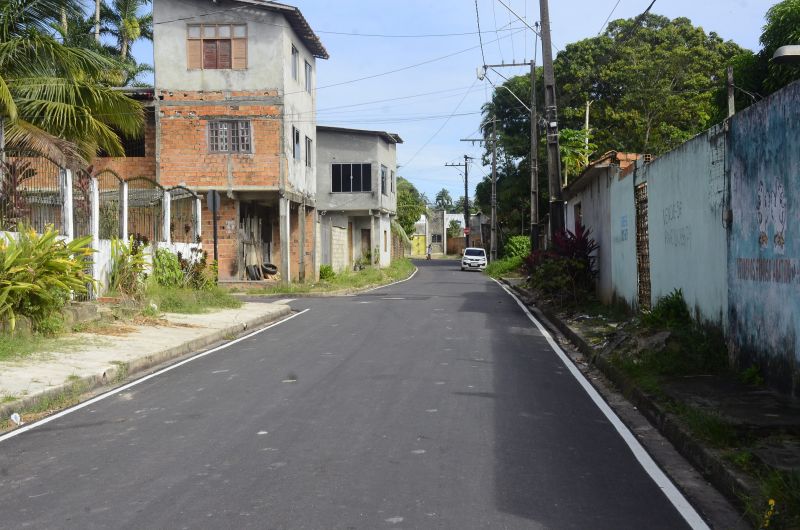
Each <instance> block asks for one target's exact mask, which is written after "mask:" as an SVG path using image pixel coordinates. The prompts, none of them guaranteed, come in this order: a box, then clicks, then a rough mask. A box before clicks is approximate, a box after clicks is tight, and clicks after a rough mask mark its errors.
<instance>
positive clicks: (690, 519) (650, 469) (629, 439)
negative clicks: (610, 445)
mask: <svg viewBox="0 0 800 530" xmlns="http://www.w3.org/2000/svg"><path fill="white" fill-rule="evenodd" d="M492 279H493V280H494V278H492ZM494 281H495V283H497V285H499V286H500V287H501V288H502V289H503V290H504V291H505V292H506V293H508V294H509V295H510V296H511V298H513V299H514V300H515V301H516V302H517V305H518V306H519V307H520V308H522V311H523V312H524V313H525V314H526V315H527V316H528V318H529V319H530V321H531V322H533V324H534V325H535V326H536V327H537V328H538V329H539V332H540V333H541V334H542V336H543V337H544V338H545V339H547V343H548V344H550V347H551V348H552V349H553V351H554V352H556V355H558V357H559V358H560V359H561V362H562V363H564V366H566V367H567V369H568V370H569V371H570V373H571V374H572V375H573V377H575V379H576V380H577V381H578V383H579V384H580V385H581V387H582V388H583V389H584V391H586V393H587V394H588V395H589V397H590V398H591V400H592V401H593V402H594V404H595V405H597V408H599V409H600V411H601V412H602V413H603V415H605V417H606V418H608V421H610V422H611V424H612V425H613V426H614V428H615V429H616V430H617V432H618V433H619V435H620V436H621V437H622V439H623V441H624V442H625V443H626V444H627V446H628V448H629V449H630V450H631V452H632V453H633V456H634V457H635V458H636V460H637V461H638V462H639V464H640V465H641V466H642V468H643V469H644V470H645V471H646V472H647V474H648V475H650V478H651V479H653V482H655V483H656V486H658V488H659V489H660V490H661V492H662V493H663V494H664V495H665V496H666V497H667V499H668V500H669V502H671V503H672V505H673V506H674V507H675V509H676V510H677V511H678V513H679V514H681V516H682V517H683V518H684V520H685V521H686V522H687V523H688V524H689V526H690V527H692V528H694V529H702V530H709V527H708V525H707V524H706V522H705V521H703V518H702V517H700V514H698V513H697V511H696V510H695V509H694V507H693V506H692V505H691V504H690V503H689V501H687V500H686V497H684V496H683V494H682V493H681V492H680V491H679V490H678V488H677V487H675V484H673V483H672V481H671V480H670V479H669V477H667V475H665V474H664V472H663V471H662V470H661V468H660V467H658V464H656V462H655V461H654V460H653V458H652V457H651V456H650V454H649V453H648V452H647V451H646V450H645V448H644V447H642V444H641V443H639V440H637V439H636V437H635V436H634V435H633V433H632V432H631V431H630V429H628V427H627V426H626V425H625V424H624V423H622V420H620V419H619V417H618V416H617V415H616V413H615V412H614V411H613V410H611V407H609V406H608V403H606V402H605V400H604V399H603V398H602V397H601V396H600V394H599V393H598V392H597V390H595V388H594V387H593V386H592V384H591V383H590V382H589V381H588V380H587V379H586V377H584V375H583V374H582V373H581V372H580V370H578V368H577V367H576V366H575V364H573V362H572V361H571V360H570V358H569V357H567V354H566V353H564V351H563V350H562V349H561V348H560V347H559V346H558V344H557V343H556V341H555V340H554V339H553V336H552V335H550V333H549V332H548V331H547V330H546V329H545V327H544V326H543V325H542V324H541V323H540V322H539V321H538V320H536V317H534V316H533V315H532V314H531V312H530V311H529V310H528V308H527V307H525V304H523V303H522V302H521V301H520V299H519V298H517V296H516V295H515V294H514V293H513V292H512V291H511V290H510V289H509V288H508V287H506V286H505V285H503V284H502V283H500V282H499V281H497V280H494Z"/></svg>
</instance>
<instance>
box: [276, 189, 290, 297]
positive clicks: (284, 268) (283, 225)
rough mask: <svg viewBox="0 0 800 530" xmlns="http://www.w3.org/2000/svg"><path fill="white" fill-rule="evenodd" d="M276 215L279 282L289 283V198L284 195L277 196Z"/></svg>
mask: <svg viewBox="0 0 800 530" xmlns="http://www.w3.org/2000/svg"><path fill="white" fill-rule="evenodd" d="M278 216H279V223H280V227H279V229H278V231H279V237H280V242H281V269H280V273H281V282H283V283H291V281H292V280H291V278H292V277H291V269H290V268H289V264H290V262H291V259H290V256H291V252H290V248H289V245H290V244H291V241H290V235H289V234H290V232H289V199H287V198H285V197H278Z"/></svg>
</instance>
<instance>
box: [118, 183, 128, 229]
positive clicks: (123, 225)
mask: <svg viewBox="0 0 800 530" xmlns="http://www.w3.org/2000/svg"><path fill="white" fill-rule="evenodd" d="M119 237H120V239H122V240H123V241H128V183H127V182H123V183H122V184H121V185H120V187H119Z"/></svg>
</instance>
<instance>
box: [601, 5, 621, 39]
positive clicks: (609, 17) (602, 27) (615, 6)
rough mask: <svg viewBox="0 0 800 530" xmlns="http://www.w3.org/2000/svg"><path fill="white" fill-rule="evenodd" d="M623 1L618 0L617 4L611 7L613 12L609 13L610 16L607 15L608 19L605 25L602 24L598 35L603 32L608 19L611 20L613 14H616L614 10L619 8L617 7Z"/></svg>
mask: <svg viewBox="0 0 800 530" xmlns="http://www.w3.org/2000/svg"><path fill="white" fill-rule="evenodd" d="M621 1H622V0H617V3H616V4H614V7H613V8H612V9H611V13H609V14H608V16H607V17H606V20H605V22H603V25H602V26H600V31H598V32H597V35H598V37H599V36H600V34H601V33H602V32H603V29H604V28H605V27H606V24H608V21H609V20H611V16H612V15H613V14H614V11H616V10H617V7H618V6H619V3H620V2H621Z"/></svg>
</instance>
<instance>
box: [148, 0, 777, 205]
mask: <svg viewBox="0 0 800 530" xmlns="http://www.w3.org/2000/svg"><path fill="white" fill-rule="evenodd" d="M156 1H159V0H156ZM162 1H163V0H162ZM650 1H651V0H619V4H618V5H617V7H616V9H615V10H614V12H613V16H612V20H613V19H617V18H630V17H634V16H636V15H638V14H639V13H641V12H642V11H643V10H644V9H645V8H646V7H647V6H648V4H649V3H650ZM209 2H210V0H209ZM502 2H503V3H505V4H506V5H508V6H510V7H511V8H512V9H513V10H514V11H516V12H517V13H518V14H519V15H520V16H522V17H523V18H527V20H528V21H529V23H531V24H532V23H533V21H536V20H538V19H539V8H538V6H539V2H538V0H527V1H523V0H502ZM284 3H290V4H292V5H296V6H297V7H299V8H300V9H301V11H302V12H303V14H304V15H305V17H306V18H307V19H308V21H309V22H310V23H311V26H312V27H313V28H314V29H315V31H317V32H318V34H319V36H320V38H321V39H322V42H323V44H324V45H325V46H326V48H327V49H328V52H329V53H330V56H331V57H330V59H329V60H327V61H318V62H317V65H318V76H317V85H318V90H319V91H318V118H317V121H318V123H319V124H326V125H341V126H343V127H354V128H364V129H378V130H386V131H390V132H394V133H398V134H399V135H400V136H401V137H402V138H403V140H404V143H403V144H402V145H399V146H398V155H397V158H398V164H400V165H401V167H400V169H399V171H398V173H399V174H400V175H402V176H404V177H406V178H407V179H409V180H410V181H411V182H413V183H414V185H415V186H416V187H417V188H418V189H419V190H420V191H422V192H425V193H426V194H427V195H428V197H430V198H431V199H433V197H434V196H435V195H436V192H437V191H438V190H440V189H442V188H447V189H448V190H449V191H450V194H451V195H452V196H453V198H454V199H455V198H457V197H459V196H462V195H463V194H464V184H463V173H462V172H459V171H458V170H457V169H456V168H452V167H444V164H445V163H447V162H458V161H463V155H464V154H468V155H470V156H474V157H476V158H480V154H481V148H480V147H478V146H475V147H473V146H471V145H470V144H467V143H464V142H460V141H459V139H461V138H467V137H475V135H476V134H477V129H478V126H479V123H480V119H481V118H480V109H481V105H482V104H483V103H484V102H485V101H486V100H487V98H488V97H489V95H490V92H491V85H489V83H488V82H487V81H482V82H481V81H478V80H477V78H476V75H475V69H476V67H477V66H478V65H480V64H482V62H483V60H482V59H481V51H480V49H479V48H477V46H478V36H477V34H474V32H476V31H477V22H476V18H477V17H476V10H475V3H474V0H424V1H423V0H402V1H399V2H398V1H395V2H389V1H385V0H371V1H367V0H335V1H328V0H312V1H302V0H297V1H295V2H291V1H288V0H285V1H284ZM775 3H776V2H775V1H773V0H657V1H656V3H655V5H654V6H653V9H652V12H653V13H657V14H661V15H665V16H668V17H670V18H676V17H679V16H683V17H687V18H689V19H690V20H691V21H692V22H693V23H694V24H695V25H699V26H702V27H703V28H704V29H705V30H706V31H707V32H710V31H714V32H716V33H717V34H719V35H720V36H721V37H722V38H724V39H726V40H728V39H729V40H733V41H735V42H736V43H738V44H739V45H741V46H743V47H746V48H750V49H752V50H758V49H759V48H760V46H759V44H758V37H759V35H760V34H761V28H762V26H763V25H764V13H765V12H766V11H767V9H768V8H769V7H770V6H772V5H774V4H775ZM615 4H617V0H550V18H551V25H552V35H553V37H552V39H553V45H554V48H555V49H554V53H557V52H558V49H560V48H563V47H564V45H566V44H568V43H570V42H574V41H577V40H580V39H584V38H587V37H592V36H595V35H597V33H598V32H599V31H600V29H601V26H602V25H603V22H604V21H605V20H606V17H608V16H609V14H610V13H611V11H612V9H613V8H614V6H615ZM478 11H479V14H480V21H481V30H482V31H483V41H484V53H485V55H486V61H487V63H490V64H492V63H500V62H512V61H514V60H516V61H522V60H530V59H531V58H532V55H533V47H534V35H533V33H532V32H531V31H530V30H527V29H516V30H511V31H509V30H508V29H509V28H522V24H521V23H520V22H519V21H518V20H516V18H515V17H514V16H513V15H512V14H511V13H509V11H508V10H507V9H506V8H505V7H504V6H503V5H502V4H501V2H500V0H479V1H478ZM496 28H499V29H500V31H498V32H495V29H496ZM333 32H338V33H358V34H361V35H359V36H354V35H341V34H336V33H333ZM464 33H468V34H466V35H463V34H464ZM365 34H380V35H384V36H382V37H372V36H364V35H365ZM422 34H424V35H431V34H436V35H441V34H462V35H449V36H440V37H432V36H431V37H420V38H411V37H387V36H386V35H422ZM498 38H500V40H497V39H498ZM492 41H496V42H492ZM469 48H473V49H469ZM457 52H462V53H457ZM133 53H134V55H135V56H136V57H137V59H138V60H140V61H145V62H149V63H151V64H152V54H153V50H152V45H150V43H137V44H136V45H135V46H134V49H133ZM451 54H454V55H452V56H450V57H447V58H443V59H441V60H435V61H431V60H432V59H437V58H440V57H444V56H447V55H451ZM539 57H541V51H539ZM426 61H430V62H428V63H427V64H422V65H420V66H414V67H412V68H407V69H403V70H401V71H399V72H396V73H391V74H387V75H381V76H378V77H374V78H372V79H367V80H362V81H354V82H350V81H353V80H356V79H359V78H362V77H365V76H370V75H373V74H381V73H384V72H388V71H392V70H398V69H401V68H404V67H407V66H411V65H417V64H419V63H424V62H426ZM523 71H524V69H522V68H520V69H515V68H506V69H504V70H503V72H504V74H505V75H507V76H510V75H516V74H520V73H523ZM491 77H492V80H493V82H495V83H498V82H502V79H501V78H499V76H497V75H492V76H491ZM339 83H342V84H340V85H338V86H331V87H328V85H337V84H339ZM409 96H413V97H409ZM397 98H403V99H397ZM376 100H392V101H382V102H375V101H376ZM372 102H375V103H372ZM451 115H452V117H450V116H451ZM448 118H449V119H448ZM488 171H490V169H489V168H483V167H480V165H479V164H478V163H477V162H476V163H473V164H472V165H471V166H470V175H469V177H470V179H469V180H470V195H472V194H473V193H474V188H475V184H477V182H478V181H479V180H480V179H481V178H482V177H483V175H485V174H486V173H487V172H488Z"/></svg>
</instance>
